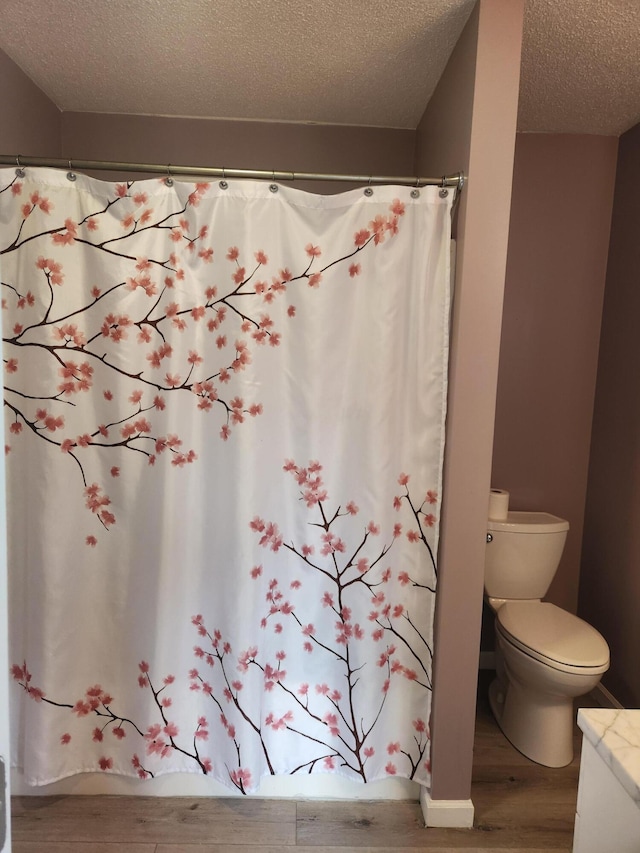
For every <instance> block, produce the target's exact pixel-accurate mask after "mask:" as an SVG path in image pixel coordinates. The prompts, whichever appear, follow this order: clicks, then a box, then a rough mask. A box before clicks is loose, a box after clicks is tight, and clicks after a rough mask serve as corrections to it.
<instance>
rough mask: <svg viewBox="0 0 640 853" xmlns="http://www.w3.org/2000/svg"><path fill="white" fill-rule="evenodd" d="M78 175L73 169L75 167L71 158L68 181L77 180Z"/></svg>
mask: <svg viewBox="0 0 640 853" xmlns="http://www.w3.org/2000/svg"><path fill="white" fill-rule="evenodd" d="M76 177H77V175H76V174H75V172H74V171H73V168H72V166H71V160H69V171H68V172H67V180H68V181H75V179H76Z"/></svg>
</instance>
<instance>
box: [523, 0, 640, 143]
mask: <svg viewBox="0 0 640 853" xmlns="http://www.w3.org/2000/svg"><path fill="white" fill-rule="evenodd" d="M638 122H640V0H561V2H559V0H528V2H527V6H526V11H525V25H524V39H523V53H522V76H521V83H520V105H519V115H518V129H519V130H522V131H546V132H554V133H596V134H603V135H612V136H617V135H619V134H620V133H623V132H624V131H626V130H628V129H629V128H630V127H632V126H633V125H635V124H637V123H638Z"/></svg>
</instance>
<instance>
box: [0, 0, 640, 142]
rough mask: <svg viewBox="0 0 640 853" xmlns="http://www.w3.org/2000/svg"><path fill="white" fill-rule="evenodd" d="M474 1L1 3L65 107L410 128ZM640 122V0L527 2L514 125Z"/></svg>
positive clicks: (7, 37) (594, 128)
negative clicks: (516, 120)
mask: <svg viewBox="0 0 640 853" xmlns="http://www.w3.org/2000/svg"><path fill="white" fill-rule="evenodd" d="M474 5H475V0H429V2H426V0H393V2H392V0H349V2H344V0H324V2H317V0H135V2H132V0H56V2H51V0H2V4H1V11H0V21H1V23H2V26H1V27H0V48H2V49H4V50H5V51H6V53H7V54H8V55H9V56H10V57H11V58H12V59H13V60H14V61H15V62H17V64H18V65H19V66H20V67H21V68H22V69H23V70H24V71H25V72H26V73H27V74H28V75H29V76H30V77H31V78H32V79H33V80H34V81H35V82H36V83H37V84H38V86H40V88H41V89H42V90H43V91H44V92H45V93H46V94H47V95H48V96H49V97H50V98H51V99H52V100H53V101H54V103H56V104H57V106H58V107H59V108H60V109H62V110H74V111H91V112H113V113H138V114H155V115H178V116H202V117H216V118H246V119H263V120H270V121H305V122H327V123H331V124H350V125H373V126H382V127H400V128H415V127H416V125H417V123H418V122H419V120H420V118H421V116H422V113H423V112H424V109H425V107H426V105H427V103H428V101H429V98H430V97H431V94H432V93H433V90H434V88H435V86H436V84H437V82H438V80H439V78H440V75H441V73H442V70H443V69H444V66H445V65H446V62H447V60H448V58H449V55H450V54H451V51H452V49H453V47H454V45H455V43H456V41H457V39H458V37H459V35H460V33H461V31H462V29H463V27H464V24H465V23H466V21H467V19H468V17H469V15H470V13H471V10H472V9H473V6H474ZM638 121H640V0H562V2H559V0H528V6H527V13H526V23H525V38H524V52H523V67H522V81H521V105H520V118H519V129H521V130H525V131H542V132H544V131H547V132H568V133H601V134H612V135H617V134H619V133H621V132H623V131H624V130H626V129H627V128H629V127H631V126H632V125H634V124H635V123H637V122H638Z"/></svg>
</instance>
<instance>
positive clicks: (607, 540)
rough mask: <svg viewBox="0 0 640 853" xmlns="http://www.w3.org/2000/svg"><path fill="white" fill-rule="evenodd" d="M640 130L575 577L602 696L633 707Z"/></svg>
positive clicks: (607, 324) (615, 254)
mask: <svg viewBox="0 0 640 853" xmlns="http://www.w3.org/2000/svg"><path fill="white" fill-rule="evenodd" d="M639 376H640V125H636V127H635V128H632V129H631V130H629V131H628V132H627V133H625V134H624V135H623V136H621V137H620V145H619V156H618V172H617V177H616V186H615V200H614V208H613V220H612V228H611V243H610V248H609V264H608V269H607V288H606V294H605V301H604V313H603V322H602V337H601V342H600V360H599V364H598V383H597V388H596V402H595V414H594V419H593V433H592V443H591V464H590V467H589V483H588V492H587V507H586V514H585V532H584V542H583V549H582V572H581V577H580V598H579V610H578V613H579V615H580V616H582V617H584V618H585V619H587V620H588V621H589V622H591V624H592V625H595V627H596V628H598V630H599V631H600V632H601V633H602V634H603V635H604V636H605V637H606V639H607V641H608V643H609V646H610V648H611V669H610V670H609V672H608V673H607V674H606V675H605V676H604V678H603V684H604V685H605V687H607V689H608V690H609V691H610V692H611V693H612V694H613V695H614V696H615V697H616V698H617V699H618V700H619V701H620V702H621V703H622V704H623V705H624V706H625V707H628V708H640V616H639V614H640V521H639V519H640V391H639V390H638V388H639V382H638V377H639Z"/></svg>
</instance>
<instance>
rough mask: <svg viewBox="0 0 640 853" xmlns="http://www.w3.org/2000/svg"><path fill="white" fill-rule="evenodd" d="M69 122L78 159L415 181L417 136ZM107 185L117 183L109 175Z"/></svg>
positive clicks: (126, 119)
mask: <svg viewBox="0 0 640 853" xmlns="http://www.w3.org/2000/svg"><path fill="white" fill-rule="evenodd" d="M62 121H63V125H62V127H63V130H62V139H63V142H62V150H63V156H65V157H71V158H73V157H77V158H78V159H85V160H119V161H121V162H122V161H126V162H133V163H143V162H144V163H158V164H160V163H162V164H169V163H174V164H177V165H185V166H211V167H224V168H226V169H232V168H233V169H258V170H276V171H277V170H279V169H280V170H283V171H285V170H286V171H293V172H321V173H332V174H350V175H353V174H355V175H393V176H402V175H411V174H412V173H413V147H414V140H415V131H413V130H400V129H393V128H374V127H349V126H342V125H322V124H286V123H276V122H273V123H270V122H252V121H226V120H220V119H188V118H166V117H161V116H134V115H110V114H103V113H74V112H67V113H63V116H62ZM100 177H102V178H104V179H105V180H113V179H114V176H113V174H109V173H102V174H101V175H100ZM129 177H131V176H129ZM140 177H143V178H144V177H147V178H149V177H152V176H151V175H141V176H140ZM294 186H296V187H298V188H299V189H306V190H310V191H312V192H339V191H344V190H345V189H349V188H350V186H352V185H350V184H340V183H323V184H320V183H318V182H315V183H305V182H303V181H296V182H295V184H294Z"/></svg>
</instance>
